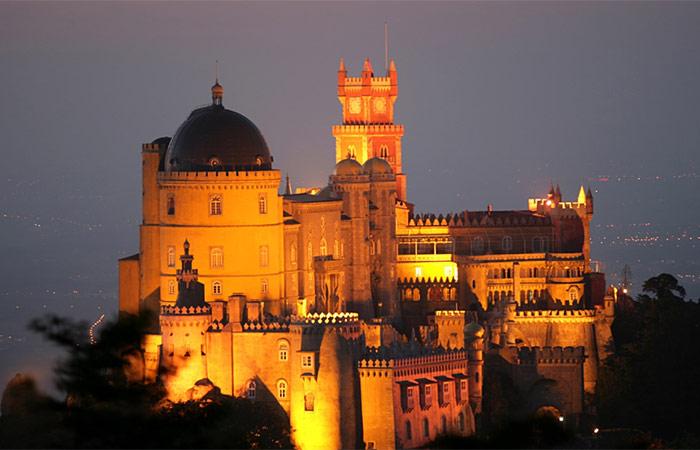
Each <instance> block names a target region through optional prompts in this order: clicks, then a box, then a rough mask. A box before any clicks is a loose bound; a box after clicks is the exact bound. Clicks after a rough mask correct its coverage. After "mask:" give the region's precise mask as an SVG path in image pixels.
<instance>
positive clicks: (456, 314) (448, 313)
mask: <svg viewBox="0 0 700 450" xmlns="http://www.w3.org/2000/svg"><path fill="white" fill-rule="evenodd" d="M465 313H466V312H465V311H461V310H438V311H435V318H436V319H437V318H444V319H448V318H449V319H453V318H462V319H463V318H464V316H465Z"/></svg>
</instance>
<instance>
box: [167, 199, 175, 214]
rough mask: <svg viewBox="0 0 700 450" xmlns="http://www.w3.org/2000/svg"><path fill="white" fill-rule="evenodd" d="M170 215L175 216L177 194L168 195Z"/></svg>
mask: <svg viewBox="0 0 700 450" xmlns="http://www.w3.org/2000/svg"><path fill="white" fill-rule="evenodd" d="M168 215H169V216H174V215H175V194H168Z"/></svg>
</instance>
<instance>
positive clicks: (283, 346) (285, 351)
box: [277, 341, 289, 361]
mask: <svg viewBox="0 0 700 450" xmlns="http://www.w3.org/2000/svg"><path fill="white" fill-rule="evenodd" d="M277 356H278V359H279V360H280V361H287V360H288V359H289V343H288V342H287V341H280V343H279V345H278V346H277Z"/></svg>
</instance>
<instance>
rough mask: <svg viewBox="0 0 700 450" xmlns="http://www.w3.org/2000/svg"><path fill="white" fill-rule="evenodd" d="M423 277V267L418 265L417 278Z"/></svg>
mask: <svg viewBox="0 0 700 450" xmlns="http://www.w3.org/2000/svg"><path fill="white" fill-rule="evenodd" d="M422 277H423V268H422V267H416V278H422Z"/></svg>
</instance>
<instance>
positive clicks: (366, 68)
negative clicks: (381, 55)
mask: <svg viewBox="0 0 700 450" xmlns="http://www.w3.org/2000/svg"><path fill="white" fill-rule="evenodd" d="M362 72H370V73H372V64H370V63H369V58H367V59H365V65H364V66H363V67H362Z"/></svg>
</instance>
